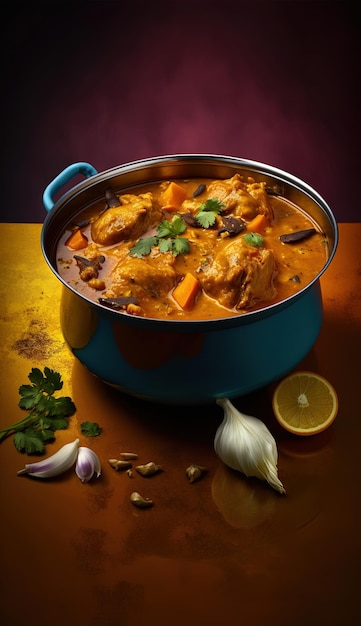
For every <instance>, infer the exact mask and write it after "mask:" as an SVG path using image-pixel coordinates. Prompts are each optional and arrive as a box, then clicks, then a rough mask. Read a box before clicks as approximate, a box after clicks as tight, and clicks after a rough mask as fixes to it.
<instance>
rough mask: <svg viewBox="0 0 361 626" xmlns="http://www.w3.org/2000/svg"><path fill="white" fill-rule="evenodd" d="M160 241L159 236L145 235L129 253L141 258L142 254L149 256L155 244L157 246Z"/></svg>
mask: <svg viewBox="0 0 361 626" xmlns="http://www.w3.org/2000/svg"><path fill="white" fill-rule="evenodd" d="M157 243H158V237H143V238H142V239H139V241H138V242H137V243H136V244H135V246H133V248H131V249H130V250H129V254H131V255H132V256H136V257H138V258H141V257H142V256H147V255H148V254H150V251H151V249H152V248H153V246H156V245H157Z"/></svg>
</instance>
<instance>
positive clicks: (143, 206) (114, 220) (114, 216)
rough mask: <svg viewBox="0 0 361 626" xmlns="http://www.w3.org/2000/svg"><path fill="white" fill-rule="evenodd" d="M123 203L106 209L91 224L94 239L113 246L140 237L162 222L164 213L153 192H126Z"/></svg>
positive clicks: (121, 200) (121, 199) (122, 198)
mask: <svg viewBox="0 0 361 626" xmlns="http://www.w3.org/2000/svg"><path fill="white" fill-rule="evenodd" d="M120 202H121V204H120V205H119V206H117V207H111V208H109V209H107V210H106V211H104V213H102V214H101V215H100V216H99V217H98V219H97V220H95V222H93V223H92V226H91V235H92V239H93V241H95V242H96V243H98V244H101V245H103V246H111V245H114V244H116V243H119V242H120V241H127V240H129V239H138V238H139V237H141V236H142V235H143V234H144V233H145V232H146V231H147V230H148V229H149V228H152V227H153V226H155V225H156V224H158V223H159V222H160V220H161V219H162V217H163V213H162V211H161V209H160V207H159V206H158V204H156V203H155V202H154V200H153V196H152V194H151V193H150V192H149V193H144V194H140V195H137V196H136V195H133V194H124V195H122V196H120Z"/></svg>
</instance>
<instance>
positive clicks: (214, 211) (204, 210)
mask: <svg viewBox="0 0 361 626" xmlns="http://www.w3.org/2000/svg"><path fill="white" fill-rule="evenodd" d="M223 209H224V204H222V202H220V200H218V198H208V200H206V201H205V202H204V203H203V204H201V205H200V207H199V209H198V211H197V213H196V214H195V219H196V220H197V222H198V223H199V224H200V225H201V226H203V228H209V227H210V226H213V225H214V223H215V221H216V217H217V215H219V213H222V211H223Z"/></svg>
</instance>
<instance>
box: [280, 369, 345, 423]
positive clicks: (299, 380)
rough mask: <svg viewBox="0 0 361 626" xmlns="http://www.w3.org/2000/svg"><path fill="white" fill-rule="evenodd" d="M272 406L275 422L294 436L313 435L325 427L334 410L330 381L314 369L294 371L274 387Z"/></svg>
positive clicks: (332, 389) (333, 390)
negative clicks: (313, 370) (311, 370)
mask: <svg viewBox="0 0 361 626" xmlns="http://www.w3.org/2000/svg"><path fill="white" fill-rule="evenodd" d="M272 407H273V412H274V414H275V417H276V419H277V420H278V422H279V423H280V424H281V426H283V428H285V429H286V430H288V431H289V432H291V433H294V434H296V435H316V434H317V433H320V432H322V431H323V430H325V429H326V428H328V427H329V426H330V425H331V424H332V422H333V421H334V419H335V417H336V415H337V411H338V398H337V394H336V391H335V389H334V388H333V386H332V385H331V383H330V382H329V381H328V380H326V378H324V377H323V376H320V374H315V373H314V372H307V371H302V372H294V373H293V374H290V375H289V376H286V378H284V379H283V380H282V381H281V382H280V383H279V384H278V386H277V387H276V389H275V391H274V394H273V397H272Z"/></svg>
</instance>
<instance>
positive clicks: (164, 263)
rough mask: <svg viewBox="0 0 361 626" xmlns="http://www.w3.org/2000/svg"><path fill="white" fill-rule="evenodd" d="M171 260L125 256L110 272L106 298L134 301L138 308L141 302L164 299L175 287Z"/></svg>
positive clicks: (161, 257)
mask: <svg viewBox="0 0 361 626" xmlns="http://www.w3.org/2000/svg"><path fill="white" fill-rule="evenodd" d="M173 265H174V256H173V255H172V254H161V255H159V256H158V257H155V258H154V257H151V256H148V257H146V258H138V257H134V256H127V257H125V259H124V260H123V261H120V262H119V263H118V264H117V265H116V266H115V268H114V270H113V272H112V277H111V284H110V288H109V290H108V292H107V293H106V296H107V297H111V298H119V297H122V296H126V297H130V296H131V297H134V298H136V299H137V300H138V304H139V305H141V306H142V304H143V303H144V301H145V300H147V299H153V298H160V297H166V296H167V294H168V292H169V291H170V290H171V289H172V288H173V287H174V286H175V284H176V281H177V275H176V272H175V270H174V269H173Z"/></svg>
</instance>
